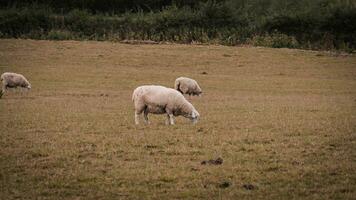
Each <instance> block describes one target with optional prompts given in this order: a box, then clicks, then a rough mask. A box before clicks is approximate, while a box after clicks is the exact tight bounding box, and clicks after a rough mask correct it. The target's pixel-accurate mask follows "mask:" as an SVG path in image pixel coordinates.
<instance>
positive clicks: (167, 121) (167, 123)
mask: <svg viewBox="0 0 356 200" xmlns="http://www.w3.org/2000/svg"><path fill="white" fill-rule="evenodd" d="M166 125H169V115H168V114H167V118H166Z"/></svg>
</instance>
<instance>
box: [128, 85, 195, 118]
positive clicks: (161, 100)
mask: <svg viewBox="0 0 356 200" xmlns="http://www.w3.org/2000/svg"><path fill="white" fill-rule="evenodd" d="M132 101H133V102H134V105H135V123H136V124H139V115H140V114H141V113H142V112H143V113H144V120H145V123H148V117H147V115H148V113H153V114H167V120H166V124H171V125H173V124H174V118H173V116H179V115H182V116H184V117H186V118H189V119H190V120H191V121H192V122H193V123H194V124H195V123H197V122H198V119H199V116H200V115H199V113H198V111H197V110H195V108H194V106H193V105H192V104H191V103H189V102H188V101H187V100H186V99H185V98H184V96H183V95H182V94H181V93H179V92H178V91H176V90H174V89H171V88H167V87H163V86H158V85H144V86H140V87H137V88H136V89H135V90H134V92H133V94H132Z"/></svg>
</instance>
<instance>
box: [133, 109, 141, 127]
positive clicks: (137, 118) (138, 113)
mask: <svg viewBox="0 0 356 200" xmlns="http://www.w3.org/2000/svg"><path fill="white" fill-rule="evenodd" d="M141 114H142V110H136V111H135V124H136V125H138V124H139V123H140V122H139V121H140V120H139V118H140V115H141Z"/></svg>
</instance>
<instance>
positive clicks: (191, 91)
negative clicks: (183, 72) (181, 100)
mask: <svg viewBox="0 0 356 200" xmlns="http://www.w3.org/2000/svg"><path fill="white" fill-rule="evenodd" d="M174 89H176V90H178V91H179V92H180V93H182V94H188V95H189V96H190V95H193V96H194V95H197V96H200V95H201V93H202V90H201V88H200V87H199V84H198V83H197V82H196V81H195V80H193V79H191V78H187V77H179V78H177V79H176V81H175V82H174Z"/></svg>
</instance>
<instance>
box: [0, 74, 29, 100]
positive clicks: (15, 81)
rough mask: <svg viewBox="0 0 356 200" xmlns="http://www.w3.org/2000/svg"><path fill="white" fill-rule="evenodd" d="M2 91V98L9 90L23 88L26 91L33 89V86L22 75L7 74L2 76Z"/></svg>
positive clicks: (0, 94) (0, 93)
mask: <svg viewBox="0 0 356 200" xmlns="http://www.w3.org/2000/svg"><path fill="white" fill-rule="evenodd" d="M0 78H1V82H2V90H1V91H0V98H1V96H2V95H3V94H4V93H5V90H6V89H7V88H17V87H22V88H26V89H31V84H30V83H29V82H28V80H27V79H26V78H25V77H24V76H23V75H21V74H16V73H12V72H5V73H3V74H2V75H1V77H0Z"/></svg>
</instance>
